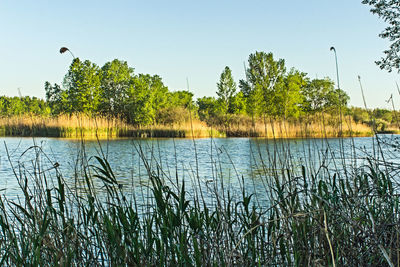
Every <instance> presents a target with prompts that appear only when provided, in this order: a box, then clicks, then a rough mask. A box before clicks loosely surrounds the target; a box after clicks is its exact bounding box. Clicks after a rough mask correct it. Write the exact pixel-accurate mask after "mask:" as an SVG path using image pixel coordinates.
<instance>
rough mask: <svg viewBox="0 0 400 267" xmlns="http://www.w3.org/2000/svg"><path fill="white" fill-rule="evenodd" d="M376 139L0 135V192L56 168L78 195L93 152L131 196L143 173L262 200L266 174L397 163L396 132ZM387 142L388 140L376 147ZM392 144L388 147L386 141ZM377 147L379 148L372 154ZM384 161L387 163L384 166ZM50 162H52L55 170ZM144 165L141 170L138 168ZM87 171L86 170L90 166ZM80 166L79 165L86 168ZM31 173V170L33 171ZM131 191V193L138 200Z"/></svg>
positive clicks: (10, 194) (13, 193) (209, 197)
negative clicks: (371, 160) (373, 160)
mask: <svg viewBox="0 0 400 267" xmlns="http://www.w3.org/2000/svg"><path fill="white" fill-rule="evenodd" d="M379 139H380V140H382V142H381V143H380V144H379V145H378V144H377V142H376V139H375V138H373V137H357V138H344V139H339V138H336V139H286V140H271V139H257V138H207V139H194V140H192V139H115V140H109V141H99V142H97V141H84V142H82V141H80V140H69V139H55V138H11V137H3V138H0V141H1V142H0V144H1V145H0V177H1V179H0V190H1V191H0V194H2V195H4V196H6V197H7V198H11V199H16V198H18V197H22V195H21V190H20V189H19V184H18V179H17V178H16V177H26V178H27V180H28V181H29V183H30V184H34V183H38V182H43V181H38V180H37V179H35V177H37V174H38V173H39V172H40V174H41V175H42V176H41V177H45V178H46V182H48V183H50V185H48V186H49V187H51V183H52V182H54V181H55V177H56V172H59V173H61V174H62V177H63V178H64V179H65V181H66V183H67V184H68V185H69V186H70V187H71V188H72V189H73V190H77V191H80V190H81V191H82V193H83V194H84V186H82V183H83V181H84V179H83V178H84V171H85V169H84V168H83V167H82V166H87V165H95V166H99V164H98V162H97V161H96V159H95V158H94V156H100V157H104V158H106V159H107V160H108V162H109V164H110V166H111V168H112V170H113V172H114V174H115V176H116V178H117V180H118V183H119V184H121V185H122V189H123V191H124V193H126V195H127V196H130V197H131V199H133V198H134V197H137V198H138V196H139V195H140V197H142V200H144V198H143V196H145V195H147V193H148V185H149V184H150V183H149V178H148V177H149V172H150V173H153V174H156V175H159V176H161V177H163V179H164V180H165V183H166V185H169V186H171V187H176V185H177V184H179V185H178V187H181V184H182V181H183V180H184V181H185V188H186V189H187V190H188V192H189V193H191V194H195V193H196V192H198V189H199V188H200V189H201V190H202V192H203V194H204V198H205V199H206V201H207V202H213V201H215V198H214V196H215V193H216V192H217V193H218V192H220V193H226V192H227V191H230V193H231V195H233V196H235V195H238V194H241V188H242V187H244V188H245V189H246V191H247V192H248V193H254V194H255V196H256V198H255V199H256V200H257V201H258V202H260V203H263V202H264V201H267V198H268V196H267V194H266V192H267V191H268V180H269V179H272V177H274V174H278V175H279V173H281V172H282V171H291V172H293V173H295V174H297V175H299V176H301V170H302V168H301V166H304V167H305V170H306V171H307V173H312V174H318V175H332V174H333V173H334V172H339V173H342V174H343V175H347V174H348V173H347V172H346V170H347V169H352V170H353V171H354V170H356V169H357V168H347V167H346V166H349V165H352V166H357V167H362V166H364V165H366V164H368V161H367V160H366V158H367V157H368V156H369V155H371V154H373V153H375V154H376V158H377V159H383V160H385V161H389V162H390V164H398V163H399V161H398V159H399V158H400V157H399V153H398V150H397V148H396V145H397V142H398V136H395V135H380V136H379ZM383 143H389V144H390V145H383ZM393 144H395V146H393ZM379 147H383V148H382V153H378V152H376V151H378V148H379ZM390 164H388V165H390ZM55 166H57V168H55ZM146 167H147V168H146ZM90 169H91V170H92V171H93V168H90ZM86 170H87V169H86ZM35 175H36V176H35ZM93 183H94V184H95V187H96V190H97V191H98V192H101V191H102V190H104V187H103V183H102V181H101V180H100V179H95V178H93ZM140 197H139V198H140Z"/></svg>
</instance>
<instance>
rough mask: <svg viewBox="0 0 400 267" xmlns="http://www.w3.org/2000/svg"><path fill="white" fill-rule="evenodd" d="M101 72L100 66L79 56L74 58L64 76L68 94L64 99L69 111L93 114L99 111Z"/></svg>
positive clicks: (64, 84)
mask: <svg viewBox="0 0 400 267" xmlns="http://www.w3.org/2000/svg"><path fill="white" fill-rule="evenodd" d="M100 85H101V72H100V69H99V67H98V66H97V65H96V64H94V63H92V62H90V61H89V60H85V61H84V62H82V61H80V60H79V58H76V59H74V61H73V62H72V64H71V66H70V68H69V70H68V73H67V74H66V75H65V77H64V82H63V86H64V88H65V90H66V95H65V96H64V97H63V99H62V101H63V102H64V103H65V104H66V109H67V111H68V112H70V113H71V112H84V113H87V114H93V113H96V112H97V111H98V107H99V104H100V100H101V91H100V89H101V87H100Z"/></svg>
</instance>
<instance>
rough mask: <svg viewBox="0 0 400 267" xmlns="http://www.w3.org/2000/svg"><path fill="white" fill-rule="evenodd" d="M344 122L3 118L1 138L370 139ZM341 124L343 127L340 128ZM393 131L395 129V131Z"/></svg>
mask: <svg viewBox="0 0 400 267" xmlns="http://www.w3.org/2000/svg"><path fill="white" fill-rule="evenodd" d="M343 121H344V122H343V123H342V122H340V121H339V120H338V118H334V117H331V116H329V115H315V116H313V117H312V118H301V119H298V120H293V119H292V120H273V119H270V118H268V119H267V118H264V119H259V120H256V121H255V122H254V123H253V122H252V120H251V119H250V118H248V117H240V116H237V117H235V118H232V119H231V121H230V122H229V124H228V126H226V125H217V126H208V125H206V124H205V123H204V122H202V121H199V120H196V119H194V120H192V121H191V122H190V121H189V122H182V123H170V124H157V125H150V126H144V127H134V126H132V125H129V124H126V123H124V122H123V121H122V120H119V119H116V118H106V117H99V116H97V117H90V116H87V115H71V116H68V115H61V116H58V117H40V116H27V115H24V116H13V117H0V135H2V136H40V137H65V138H85V139H108V138H118V137H179V138H193V137H194V138H203V137H265V138H300V137H310V138H321V137H323V138H324V137H349V136H370V135H372V133H373V132H372V131H371V128H370V127H369V126H368V125H366V124H362V123H355V122H354V121H353V120H352V119H351V117H350V116H348V117H346V118H345V119H344V120H343ZM339 125H341V127H339ZM393 130H394V129H392V131H393Z"/></svg>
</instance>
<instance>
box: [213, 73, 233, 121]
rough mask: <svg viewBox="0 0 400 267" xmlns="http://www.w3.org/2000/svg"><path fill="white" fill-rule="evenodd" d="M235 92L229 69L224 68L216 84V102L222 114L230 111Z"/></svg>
mask: <svg viewBox="0 0 400 267" xmlns="http://www.w3.org/2000/svg"><path fill="white" fill-rule="evenodd" d="M235 92H236V83H235V81H234V80H233V77H232V71H231V69H230V68H229V67H228V66H226V67H225V69H224V71H223V72H222V73H221V76H220V79H219V82H218V83H217V95H218V102H219V104H220V107H221V111H222V113H223V114H225V115H226V114H228V113H229V112H230V111H232V108H233V107H232V105H233V98H234V96H235Z"/></svg>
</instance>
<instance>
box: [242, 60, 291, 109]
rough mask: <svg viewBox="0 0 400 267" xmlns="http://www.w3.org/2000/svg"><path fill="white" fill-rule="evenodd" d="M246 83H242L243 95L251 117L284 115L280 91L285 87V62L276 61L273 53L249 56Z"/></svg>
mask: <svg viewBox="0 0 400 267" xmlns="http://www.w3.org/2000/svg"><path fill="white" fill-rule="evenodd" d="M248 63H249V68H248V69H247V70H246V81H244V80H241V81H240V87H241V90H242V92H243V94H244V95H245V96H246V97H247V99H248V101H247V107H248V112H249V114H250V115H251V116H255V115H260V114H267V115H271V116H277V115H279V113H282V112H281V110H282V106H279V105H280V104H282V103H279V96H278V93H277V92H278V91H279V90H280V88H281V87H282V86H283V85H282V83H283V79H284V74H285V72H286V68H285V61H284V60H283V59H279V60H278V61H275V60H274V57H273V55H272V53H265V52H256V53H255V54H251V55H250V56H249V61H248Z"/></svg>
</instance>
